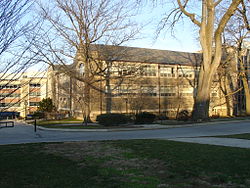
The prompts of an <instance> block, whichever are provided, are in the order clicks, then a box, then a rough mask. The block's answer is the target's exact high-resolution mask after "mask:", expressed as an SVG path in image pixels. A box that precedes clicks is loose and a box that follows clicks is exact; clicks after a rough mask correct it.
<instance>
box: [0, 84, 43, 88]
mask: <svg viewBox="0 0 250 188" xmlns="http://www.w3.org/2000/svg"><path fill="white" fill-rule="evenodd" d="M29 86H30V87H41V84H38V83H34V84H29ZM18 88H21V86H20V85H18V84H15V85H10V84H8V85H0V89H18Z"/></svg>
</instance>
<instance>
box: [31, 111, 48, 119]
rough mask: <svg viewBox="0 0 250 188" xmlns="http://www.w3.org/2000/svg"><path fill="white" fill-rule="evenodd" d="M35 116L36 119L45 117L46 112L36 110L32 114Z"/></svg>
mask: <svg viewBox="0 0 250 188" xmlns="http://www.w3.org/2000/svg"><path fill="white" fill-rule="evenodd" d="M32 116H33V118H35V119H42V118H44V117H45V114H44V112H40V111H36V112H34V114H32Z"/></svg>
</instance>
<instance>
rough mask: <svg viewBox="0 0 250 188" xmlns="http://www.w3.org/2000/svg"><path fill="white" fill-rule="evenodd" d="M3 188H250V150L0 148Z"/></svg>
mask: <svg viewBox="0 0 250 188" xmlns="http://www.w3.org/2000/svg"><path fill="white" fill-rule="evenodd" d="M0 153H1V157H0V187H1V188H14V187H18V188H33V187H35V188H47V187H51V188H57V187H58V188H71V187H72V188H85V187H86V188H92V187H93V188H97V187H105V188H106V187H107V188H111V187H114V188H116V187H119V188H147V187H148V188H151V187H152V188H157V187H173V188H189V187H196V188H211V187H226V188H227V187H230V188H231V187H250V160H249V159H250V150H249V149H240V148H230V147H219V146H209V145H199V144H190V143H179V142H172V141H160V140H131V141H107V142H71V143H53V144H52V143H49V144H46V143H44V144H23V145H7V146H0Z"/></svg>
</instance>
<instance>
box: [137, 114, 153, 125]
mask: <svg viewBox="0 0 250 188" xmlns="http://www.w3.org/2000/svg"><path fill="white" fill-rule="evenodd" d="M155 117H156V116H155V115H154V114H152V113H149V112H142V113H139V114H136V115H135V123H136V124H145V123H153V122H154V120H155Z"/></svg>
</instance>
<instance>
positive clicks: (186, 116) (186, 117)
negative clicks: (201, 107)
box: [177, 110, 190, 121]
mask: <svg viewBox="0 0 250 188" xmlns="http://www.w3.org/2000/svg"><path fill="white" fill-rule="evenodd" d="M189 118H190V115H189V112H188V111H187V110H182V111H180V112H179V113H178V116H177V120H179V121H187V120H189Z"/></svg>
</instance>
